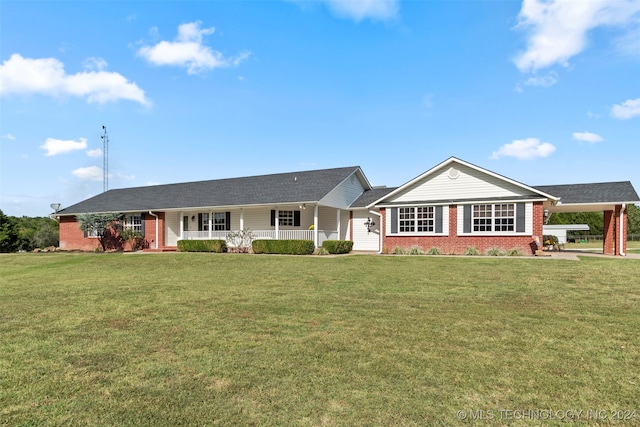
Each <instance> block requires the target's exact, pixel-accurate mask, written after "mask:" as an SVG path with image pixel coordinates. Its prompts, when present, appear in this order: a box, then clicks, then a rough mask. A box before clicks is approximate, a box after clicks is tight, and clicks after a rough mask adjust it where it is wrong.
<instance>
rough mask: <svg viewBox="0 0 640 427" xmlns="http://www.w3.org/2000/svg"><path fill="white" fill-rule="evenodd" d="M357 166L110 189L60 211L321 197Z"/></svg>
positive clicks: (316, 198)
mask: <svg viewBox="0 0 640 427" xmlns="http://www.w3.org/2000/svg"><path fill="white" fill-rule="evenodd" d="M359 169H360V168H359V167H358V166H352V167H345V168H334V169H322V170H314V171H302V172H289V173H279V174H273V175H261V176H251V177H242V178H229V179H218V180H211V181H197V182H186V183H180V184H166V185H153V186H147V187H135V188H122V189H117V190H109V191H106V192H104V193H102V194H99V195H97V196H95V197H92V198H90V199H87V200H84V201H82V202H80V203H77V204H75V205H72V206H69V207H68V208H65V209H62V210H60V211H59V212H58V214H60V215H72V214H79V213H96V212H134V211H147V210H159V209H177V208H197V207H213V206H239V205H245V206H246V205H261V204H271V203H273V204H277V203H298V202H313V201H319V200H321V199H322V198H323V197H324V196H326V195H327V193H329V192H330V191H331V190H333V189H334V188H335V187H336V186H337V185H338V184H340V183H341V182H342V181H344V180H345V179H347V178H348V177H349V176H350V175H352V174H353V173H355V172H356V171H357V170H359Z"/></svg>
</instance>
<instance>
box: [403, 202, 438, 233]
mask: <svg viewBox="0 0 640 427" xmlns="http://www.w3.org/2000/svg"><path fill="white" fill-rule="evenodd" d="M434 223H435V215H434V208H433V206H422V207H410V208H398V232H400V233H414V232H416V231H417V232H419V233H433V231H434Z"/></svg>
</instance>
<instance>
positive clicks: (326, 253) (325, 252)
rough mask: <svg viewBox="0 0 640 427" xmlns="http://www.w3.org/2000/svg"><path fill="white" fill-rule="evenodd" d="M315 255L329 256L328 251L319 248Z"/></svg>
mask: <svg viewBox="0 0 640 427" xmlns="http://www.w3.org/2000/svg"><path fill="white" fill-rule="evenodd" d="M315 254H316V255H329V251H328V250H326V249H325V248H323V247H322V246H321V247H319V248H318V249H316V251H315Z"/></svg>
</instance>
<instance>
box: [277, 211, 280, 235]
mask: <svg viewBox="0 0 640 427" xmlns="http://www.w3.org/2000/svg"><path fill="white" fill-rule="evenodd" d="M276 240H280V211H279V210H278V207H277V206H276Z"/></svg>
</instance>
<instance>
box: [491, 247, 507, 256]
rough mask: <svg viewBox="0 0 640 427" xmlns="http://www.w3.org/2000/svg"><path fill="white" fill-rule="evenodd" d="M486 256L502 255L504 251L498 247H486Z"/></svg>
mask: <svg viewBox="0 0 640 427" xmlns="http://www.w3.org/2000/svg"><path fill="white" fill-rule="evenodd" d="M487 255H488V256H503V255H504V252H502V251H501V250H500V248H489V249H487Z"/></svg>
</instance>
